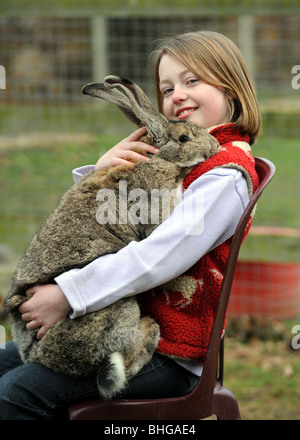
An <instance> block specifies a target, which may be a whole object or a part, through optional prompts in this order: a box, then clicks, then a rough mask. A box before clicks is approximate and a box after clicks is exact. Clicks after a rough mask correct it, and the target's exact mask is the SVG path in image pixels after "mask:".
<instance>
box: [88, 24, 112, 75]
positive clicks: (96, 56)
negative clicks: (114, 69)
mask: <svg viewBox="0 0 300 440" xmlns="http://www.w3.org/2000/svg"><path fill="white" fill-rule="evenodd" d="M91 20H92V23H91V26H92V55H93V81H95V82H101V81H102V80H103V78H104V77H105V76H106V75H108V73H109V72H108V65H107V53H106V50H107V49H106V47H107V45H106V40H107V35H106V17H103V16H95V17H93V18H92V19H91Z"/></svg>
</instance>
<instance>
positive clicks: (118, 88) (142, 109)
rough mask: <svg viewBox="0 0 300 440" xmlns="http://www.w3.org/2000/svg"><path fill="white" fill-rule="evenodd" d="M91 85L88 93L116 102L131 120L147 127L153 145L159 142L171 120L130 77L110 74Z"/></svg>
mask: <svg viewBox="0 0 300 440" xmlns="http://www.w3.org/2000/svg"><path fill="white" fill-rule="evenodd" d="M90 86H93V88H91V89H90V90H89V93H86V94H91V95H92V96H98V97H99V98H102V99H106V100H108V101H110V102H113V103H115V104H116V105H117V106H118V107H119V108H120V109H121V110H122V111H123V112H124V113H125V115H126V116H127V117H128V118H129V119H130V120H131V121H133V122H135V123H136V124H138V125H140V126H142V125H144V126H146V127H147V130H148V136H149V137H150V138H151V139H150V140H151V141H152V144H153V145H157V144H158V143H159V141H160V139H161V138H162V135H163V132H164V130H165V128H166V126H167V125H168V122H169V121H168V119H167V118H166V117H165V116H163V115H161V114H160V113H159V112H158V110H156V108H155V107H154V105H153V104H152V102H151V101H150V100H149V98H148V97H147V95H146V94H145V92H144V91H143V90H142V89H141V88H140V87H139V86H138V85H136V84H135V83H134V82H132V81H130V80H128V79H125V78H120V77H119V76H114V75H110V76H107V77H105V79H104V84H102V85H97V86H96V85H95V84H94V85H90ZM86 87H87V86H86ZM84 89H85V88H84ZM84 89H83V90H84ZM104 91H105V92H107V93H105V96H106V97H104ZM91 92H92V93H91ZM109 92H111V93H109ZM112 92H113V93H112ZM83 93H85V91H83Z"/></svg>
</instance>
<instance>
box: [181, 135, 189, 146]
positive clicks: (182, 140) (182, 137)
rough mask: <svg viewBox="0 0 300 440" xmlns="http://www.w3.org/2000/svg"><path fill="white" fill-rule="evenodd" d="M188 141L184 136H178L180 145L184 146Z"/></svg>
mask: <svg viewBox="0 0 300 440" xmlns="http://www.w3.org/2000/svg"><path fill="white" fill-rule="evenodd" d="M188 141H190V138H189V137H188V136H187V135H186V134H182V135H181V136H179V142H180V143H181V144H185V143H186V142H188Z"/></svg>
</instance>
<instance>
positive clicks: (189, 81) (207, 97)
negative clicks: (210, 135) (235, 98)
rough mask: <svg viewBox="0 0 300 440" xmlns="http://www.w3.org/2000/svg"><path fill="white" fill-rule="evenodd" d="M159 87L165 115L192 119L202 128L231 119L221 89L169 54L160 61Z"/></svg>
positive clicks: (169, 117) (180, 119)
mask: <svg viewBox="0 0 300 440" xmlns="http://www.w3.org/2000/svg"><path fill="white" fill-rule="evenodd" d="M159 87H160V91H161V93H162V95H163V106H164V111H165V113H166V116H167V118H168V119H173V120H179V121H182V120H186V121H190V122H194V123H196V124H198V125H200V126H201V127H203V128H209V127H212V126H214V125H219V124H227V123H228V122H229V121H230V115H229V106H228V101H227V98H226V96H225V94H224V92H223V91H222V90H221V89H219V88H217V87H215V86H212V85H209V84H207V83H205V82H204V81H203V80H201V79H198V78H197V76H196V75H195V74H194V73H192V72H190V71H189V70H188V69H187V67H186V66H185V65H184V64H181V63H180V62H179V61H178V60H177V59H176V58H174V57H172V56H171V55H169V54H165V55H163V56H162V58H161V61H160V64H159Z"/></svg>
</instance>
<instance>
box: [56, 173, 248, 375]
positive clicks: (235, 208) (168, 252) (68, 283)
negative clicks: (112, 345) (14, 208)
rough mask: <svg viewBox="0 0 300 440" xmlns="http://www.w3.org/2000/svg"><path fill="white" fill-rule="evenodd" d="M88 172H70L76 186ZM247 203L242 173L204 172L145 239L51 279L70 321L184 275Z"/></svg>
mask: <svg viewBox="0 0 300 440" xmlns="http://www.w3.org/2000/svg"><path fill="white" fill-rule="evenodd" d="M92 168H93V166H86V167H82V168H78V169H76V170H74V171H73V177H74V180H75V182H76V181H78V180H79V179H80V177H81V176H82V175H83V174H84V173H86V172H87V171H89V170H90V169H92ZM248 201H249V195H248V188H247V184H246V179H245V178H244V176H243V174H242V173H241V172H240V171H237V170H235V169H231V168H215V169H213V170H211V171H209V172H207V173H205V174H203V175H202V176H200V177H199V178H198V179H197V180H195V181H194V182H193V183H192V184H191V185H190V186H189V188H188V190H187V191H185V193H184V194H183V197H182V200H181V202H180V203H179V204H178V205H177V206H176V207H175V209H174V211H173V212H172V213H171V215H170V217H169V218H168V219H166V220H165V221H164V222H163V223H161V224H160V225H158V226H157V228H156V229H155V230H154V231H153V232H152V233H151V234H150V235H149V237H147V238H145V239H144V240H142V241H139V242H136V241H133V242H131V243H129V244H128V245H127V246H126V247H124V248H123V249H121V250H120V251H118V252H117V253H115V254H108V255H104V256H102V257H99V258H97V259H96V260H94V261H93V262H91V263H90V264H88V265H87V266H85V267H83V268H81V269H72V270H70V271H68V272H65V273H63V274H61V275H59V276H58V277H56V278H55V281H56V282H57V284H58V285H59V286H60V288H61V289H62V291H63V292H64V294H65V296H66V298H67V300H68V301H69V303H70V306H71V308H72V312H71V314H70V317H71V318H76V317H78V316H81V315H84V314H86V313H90V312H94V311H97V310H100V309H102V308H104V307H107V306H108V305H110V304H112V303H114V302H116V301H117V300H119V299H121V298H123V297H127V296H131V295H136V294H138V293H141V292H145V291H147V290H149V289H151V288H153V287H156V286H159V285H161V284H163V283H165V282H167V281H170V280H172V279H174V278H175V277H177V276H178V275H180V274H182V273H184V272H185V271H186V270H187V269H189V268H190V267H191V266H192V265H193V264H195V263H196V262H197V261H198V260H199V259H200V258H201V257H202V256H203V255H205V254H206V253H207V252H209V251H210V250H211V249H213V248H215V247H216V246H218V245H219V244H221V243H222V242H224V241H225V240H227V239H228V238H229V237H231V236H232V234H233V233H234V230H235V228H236V226H237V223H238V221H239V219H240V217H241V215H242V213H243V211H244V209H245V207H246V204H247V203H248ZM183 213H184V214H183ZM186 364H187V363H186V362H183V366H185V367H186ZM188 365H189V366H191V368H189V369H190V370H191V371H193V372H195V374H200V373H199V363H195V368H193V367H192V365H193V363H191V362H188Z"/></svg>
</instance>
